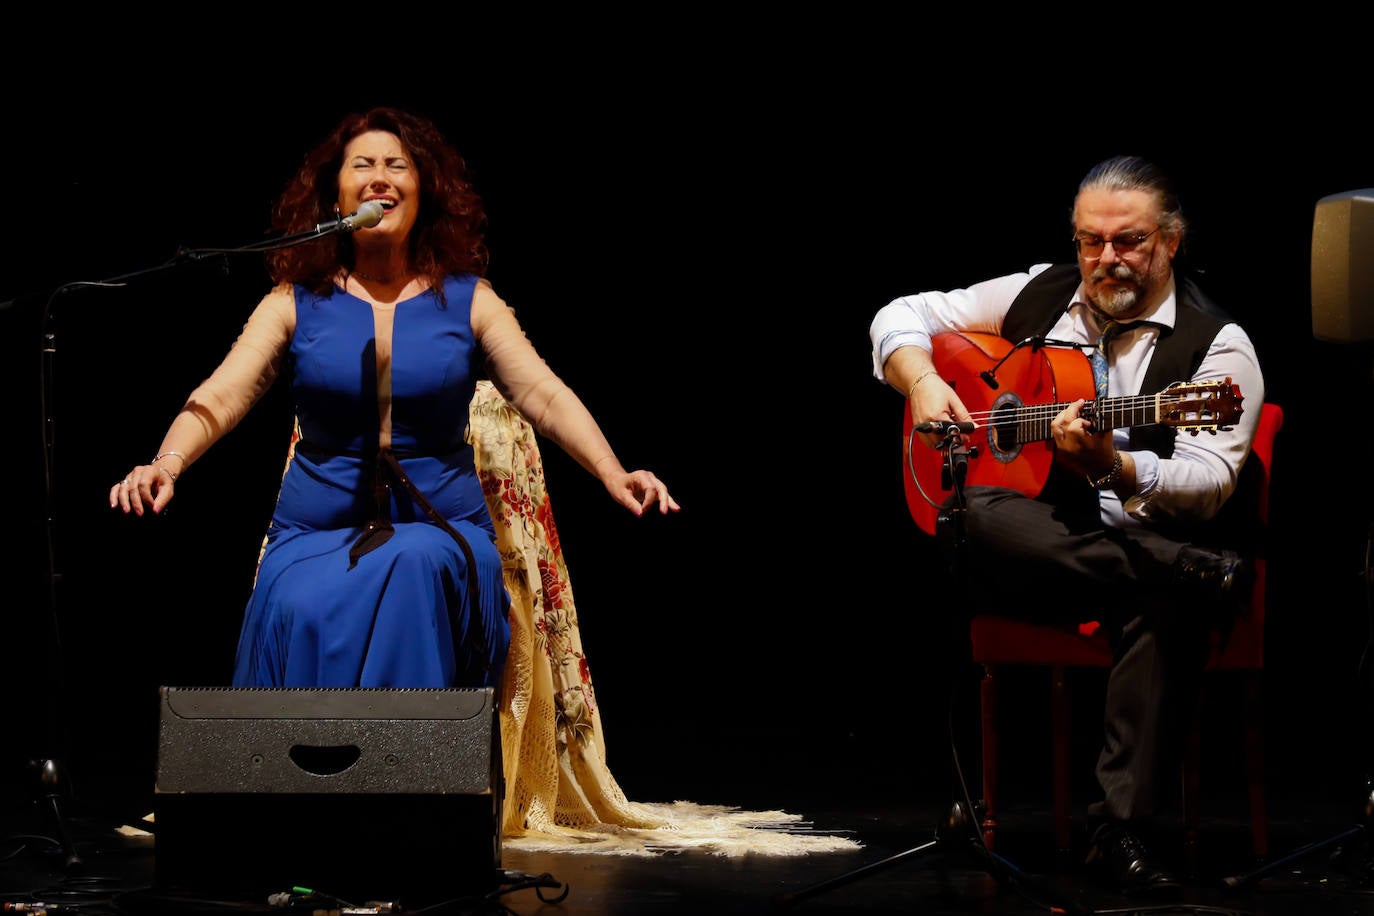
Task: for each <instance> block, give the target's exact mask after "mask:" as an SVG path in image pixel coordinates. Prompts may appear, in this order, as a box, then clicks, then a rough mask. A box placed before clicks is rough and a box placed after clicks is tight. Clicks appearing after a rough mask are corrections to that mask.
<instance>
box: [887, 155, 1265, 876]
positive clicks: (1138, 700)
mask: <svg viewBox="0 0 1374 916" xmlns="http://www.w3.org/2000/svg"><path fill="white" fill-rule="evenodd" d="M1072 223H1073V225H1072V231H1073V236H1072V242H1073V246H1074V249H1075V251H1076V254H1077V264H1076V265H1071V264H1065V265H1049V264H1038V265H1035V266H1033V267H1031V268H1030V269H1029V270H1027V271H1025V272H1020V273H1013V274H1009V275H1005V276H1000V277H996V278H994V279H989V280H985V281H982V282H979V283H975V284H973V285H971V286H969V287H967V288H964V289H956V290H952V291H948V292H922V293H919V294H916V295H910V296H903V297H901V298H899V299H896V300H894V301H893V302H891V303H889V304H888V305H887V306H885V307H883V308H882V309H880V310H879V311H878V313H877V315H876V316H875V317H874V319H873V322H872V325H871V327H870V337H871V341H872V345H873V372H874V375H875V376H876V377H877V378H878V379H879V380H880V381H885V382H887V383H888V384H889V385H891V386H892V387H893V388H895V389H896V390H897V391H899V392H901V393H902V394H903V395H905V396H906V399H907V410H908V416H907V427H908V430H909V431H910V433H911V437H910V439H909V440H908V452H909V453H910V454H909V460H910V465H911V472H910V473H909V474H908V475H907V477H908V483H907V496H908V502H909V504H910V506H911V509H912V515H913V518H915V519H916V521H917V522H918V524H920V526H921V527H922V528H923V530H925V531H926V532H927V533H930V534H935V533H936V528H937V527H938V525H939V523H940V520H941V519H944V520H946V522H948V520H950V519H952V518H953V519H957V521H958V529H959V530H958V536H957V537H956V538H941V539H939V542H940V543H941V544H943V545H945V547H946V548H947V549H951V550H954V551H957V552H958V554H959V555H958V557H957V558H954V559H957V560H958V566H960V567H962V568H964V569H965V570H967V571H968V572H969V573H970V574H972V575H974V576H976V581H977V582H979V583H980V589H981V588H985V587H987V586H988V584H989V583H1001V584H1006V585H1010V586H1014V587H1015V588H1016V589H1017V590H1018V591H1019V592H1021V593H1023V594H1024V593H1026V592H1028V591H1032V590H1034V591H1038V592H1039V595H1038V600H1036V601H1034V602H1021V603H1020V606H1024V608H1025V612H1026V613H1027V614H1030V613H1036V614H1037V615H1038V617H1037V619H1040V620H1043V619H1044V618H1045V615H1047V614H1048V615H1049V617H1050V619H1053V620H1062V621H1064V622H1066V623H1067V622H1078V621H1084V620H1100V621H1102V622H1103V625H1104V626H1105V627H1106V628H1107V631H1108V632H1109V633H1110V634H1111V636H1112V637H1113V639H1114V646H1115V657H1116V661H1115V664H1114V666H1113V668H1112V670H1111V672H1110V675H1109V680H1108V687H1107V698H1106V705H1107V709H1106V723H1107V728H1106V736H1105V742H1104V746H1103V749H1102V752H1101V755H1100V757H1099V760H1098V763H1097V778H1098V783H1099V785H1100V788H1101V791H1102V795H1101V797H1100V799H1098V800H1097V801H1095V802H1094V803H1093V804H1092V805H1091V806H1090V807H1089V809H1088V810H1089V817H1090V820H1091V822H1092V823H1091V825H1090V828H1091V830H1092V847H1093V851H1092V853H1091V855H1090V857H1091V859H1092V861H1094V862H1097V863H1100V864H1101V865H1103V866H1104V868H1105V870H1106V874H1107V875H1108V877H1109V878H1111V879H1112V880H1114V881H1115V882H1117V883H1118V884H1119V886H1120V888H1121V889H1122V890H1123V891H1125V892H1127V893H1150V892H1166V891H1172V890H1176V889H1177V887H1178V882H1177V881H1176V879H1175V878H1174V876H1173V875H1172V874H1171V872H1170V870H1169V869H1168V868H1167V867H1166V866H1165V865H1164V864H1163V863H1162V862H1161V861H1160V860H1158V859H1156V858H1155V857H1154V855H1153V854H1152V853H1151V852H1150V851H1149V850H1148V848H1147V844H1146V842H1145V840H1144V839H1142V836H1144V835H1145V834H1146V833H1147V831H1148V826H1149V823H1150V821H1151V820H1152V819H1153V817H1154V816H1155V815H1156V814H1158V813H1159V810H1160V809H1161V808H1162V807H1165V806H1167V804H1168V798H1167V796H1168V792H1167V789H1168V782H1167V781H1164V780H1162V779H1161V776H1164V777H1166V778H1167V777H1169V776H1171V775H1173V774H1176V773H1177V762H1178V760H1179V759H1180V755H1181V753H1182V751H1183V747H1184V738H1185V729H1186V728H1187V725H1188V723H1189V722H1190V721H1191V715H1190V710H1191V706H1190V703H1191V701H1192V700H1193V698H1194V696H1195V690H1196V687H1197V682H1198V678H1199V676H1200V673H1201V670H1202V666H1203V664H1204V662H1205V659H1206V648H1207V638H1208V632H1209V628H1211V627H1214V626H1216V625H1217V624H1218V623H1219V622H1220V621H1221V620H1222V619H1223V617H1224V615H1225V614H1227V613H1230V612H1231V610H1232V607H1233V605H1235V604H1236V603H1238V602H1239V600H1240V596H1241V593H1243V591H1244V589H1245V587H1246V566H1245V562H1244V560H1243V556H1242V554H1241V553H1238V552H1236V551H1233V550H1229V549H1224V550H1219V549H1213V548H1214V547H1215V545H1231V544H1234V543H1235V542H1234V541H1233V540H1232V539H1231V538H1230V536H1231V535H1234V534H1235V532H1229V531H1226V530H1225V527H1226V513H1225V512H1224V511H1223V508H1224V506H1225V504H1226V502H1227V499H1228V497H1229V496H1230V495H1231V493H1232V492H1233V491H1234V490H1235V488H1236V484H1237V480H1238V478H1239V476H1240V473H1241V470H1242V466H1243V465H1244V463H1245V459H1246V456H1247V455H1248V454H1249V451H1250V445H1251V441H1252V439H1253V437H1254V432H1255V427H1256V424H1257V422H1258V419H1259V410H1258V407H1259V405H1260V404H1261V403H1262V402H1263V400H1264V376H1263V373H1262V371H1261V369H1260V365H1259V359H1258V357H1257V355H1256V353H1255V348H1254V345H1253V344H1252V342H1251V340H1250V338H1249V336H1248V335H1247V334H1246V333H1245V331H1244V330H1243V329H1242V328H1241V327H1240V325H1238V324H1237V323H1235V322H1234V321H1233V320H1232V319H1231V318H1230V317H1229V316H1227V315H1226V314H1225V313H1223V312H1222V311H1220V309H1218V308H1217V307H1216V306H1215V305H1213V304H1212V303H1211V302H1210V300H1208V299H1207V297H1206V296H1205V295H1203V293H1202V291H1201V290H1200V289H1199V288H1198V287H1197V285H1196V284H1195V283H1194V282H1193V281H1192V280H1191V279H1190V278H1188V277H1187V276H1185V275H1184V274H1183V273H1181V272H1175V269H1174V260H1175V257H1176V256H1177V254H1178V252H1179V249H1180V246H1181V245H1182V244H1183V240H1184V236H1185V233H1186V229H1187V223H1186V221H1185V219H1184V216H1183V213H1182V210H1181V207H1180V205H1179V201H1178V199H1177V195H1176V194H1175V192H1174V190H1173V188H1172V187H1171V184H1170V182H1169V180H1168V178H1167V177H1166V176H1165V175H1164V174H1163V173H1162V172H1161V171H1160V170H1159V169H1158V168H1157V167H1156V166H1155V165H1154V164H1152V163H1150V162H1147V161H1145V160H1143V159H1140V158H1137V157H1117V158H1113V159H1108V160H1106V161H1104V162H1102V163H1099V164H1098V165H1096V166H1094V167H1093V168H1092V169H1091V170H1090V171H1089V172H1088V173H1087V175H1086V176H1085V177H1084V178H1083V180H1082V182H1081V183H1080V185H1079V188H1078V192H1077V196H1076V197H1075V200H1074V207H1073V216H1072ZM1109 325H1110V327H1111V331H1113V332H1114V333H1113V334H1108V335H1104V334H1103V331H1104V329H1106V328H1107V327H1108V326H1109ZM1099 338H1104V340H1103V342H1102V343H1101V344H1100V345H1099V344H1098V342H1099ZM1097 352H1100V353H1101V355H1102V356H1104V357H1105V366H1104V369H1105V377H1104V378H1103V379H1102V381H1103V382H1104V384H1105V389H1104V390H1102V391H1099V390H1097V388H1096V387H1095V381H1096V379H1095V377H1094V374H1093V366H1092V360H1091V359H1090V357H1089V356H1088V355H1087V354H1088V353H1097ZM1242 400H1243V401H1246V402H1248V403H1249V404H1251V405H1253V406H1254V408H1255V409H1254V410H1248V411H1247V410H1244V409H1242V408H1241V401H1242ZM952 440H958V441H957V442H956V443H954V444H952ZM970 443H971V445H972V447H970ZM956 446H957V447H958V449H959V451H960V453H961V461H962V464H961V466H959V467H958V468H957V469H956V470H954V471H953V472H951V470H950V468H951V461H950V459H951V457H952V455H951V452H952V449H954V448H955V447H956ZM1014 606H1018V605H1017V604H1016V603H1015V602H1011V601H1007V602H1002V604H1001V606H1000V609H999V613H1004V612H1008V609H1009V608H1012V607H1014Z"/></svg>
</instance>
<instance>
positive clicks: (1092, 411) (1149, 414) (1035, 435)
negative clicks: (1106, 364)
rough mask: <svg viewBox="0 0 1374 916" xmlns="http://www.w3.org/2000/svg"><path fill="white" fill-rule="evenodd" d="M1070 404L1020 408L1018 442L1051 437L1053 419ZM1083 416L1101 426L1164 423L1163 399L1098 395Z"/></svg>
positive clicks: (1090, 402)
mask: <svg viewBox="0 0 1374 916" xmlns="http://www.w3.org/2000/svg"><path fill="white" fill-rule="evenodd" d="M1068 406H1069V405H1068V403H1062V404H1038V405H1035V406H1033V407H1018V408H1017V409H1016V414H1017V417H1016V424H1017V429H1018V431H1019V434H1018V436H1017V437H1016V438H1017V441H1019V442H1031V441H1034V440H1037V439H1039V440H1048V439H1050V438H1051V434H1050V421H1051V420H1053V419H1054V418H1055V417H1056V416H1058V415H1059V413H1060V412H1061V411H1063V409H1064V408H1065V407H1068ZM1081 415H1082V416H1084V417H1087V418H1088V419H1090V420H1092V421H1093V423H1094V424H1095V425H1096V426H1097V427H1099V428H1101V429H1124V428H1127V427H1131V426H1149V425H1151V424H1153V423H1158V422H1160V413H1159V398H1158V397H1157V396H1156V397H1151V396H1149V395H1134V396H1128V397H1121V398H1098V399H1097V400H1094V401H1088V402H1086V403H1085V404H1084V405H1083V410H1082V414H1081ZM993 421H994V422H998V419H997V418H996V417H994V418H993Z"/></svg>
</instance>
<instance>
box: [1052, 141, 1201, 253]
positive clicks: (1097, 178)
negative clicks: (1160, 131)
mask: <svg viewBox="0 0 1374 916" xmlns="http://www.w3.org/2000/svg"><path fill="white" fill-rule="evenodd" d="M1084 191H1144V192H1146V193H1148V194H1153V195H1154V197H1155V200H1156V202H1157V203H1158V204H1159V212H1160V216H1159V225H1160V226H1161V227H1162V228H1163V229H1164V231H1165V233H1167V234H1168V235H1172V236H1175V237H1177V238H1179V239H1182V238H1183V234H1184V232H1185V231H1187V229H1188V221H1187V220H1186V219H1184V217H1183V207H1182V206H1181V205H1180V204H1179V202H1178V194H1177V193H1176V192H1175V191H1174V186H1173V183H1172V182H1171V181H1169V178H1168V176H1167V175H1165V174H1164V172H1163V171H1162V170H1161V169H1160V168H1159V166H1157V165H1155V164H1154V163H1153V162H1150V161H1148V160H1146V159H1142V158H1140V157H1139V156H1114V157H1112V158H1111V159H1106V160H1103V161H1102V162H1099V163H1098V164H1097V165H1095V166H1093V167H1092V168H1091V169H1090V170H1089V171H1088V174H1087V175H1084V176H1083V180H1082V181H1081V182H1079V184H1078V193H1079V194H1082V193H1083V192H1084Z"/></svg>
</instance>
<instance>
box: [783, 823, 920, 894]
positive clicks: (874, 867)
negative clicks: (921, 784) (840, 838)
mask: <svg viewBox="0 0 1374 916" xmlns="http://www.w3.org/2000/svg"><path fill="white" fill-rule="evenodd" d="M939 845H940V840H939V839H938V838H937V839H934V840H931V841H929V842H927V843H922V844H921V845H920V846H913V847H912V848H910V849H906V850H903V851H902V852H899V853H897V854H896V855H891V856H888V857H887V858H886V859H879V860H878V861H877V862H873V863H871V864H869V865H865V866H863V867H862V868H856V869H854V870H853V871H849V872H845V873H844V874H843V875H840V876H839V877H837V878H831V879H830V880H829V881H822V882H820V883H819V884H813V885H811V886H810V887H808V888H805V889H803V890H801V891H798V892H797V893H795V894H788V895H786V896H784V897H783V898H782V902H783V903H784V904H788V903H795V902H796V901H798V900H805V899H806V898H808V897H814V896H816V895H817V894H823V893H825V892H826V891H831V890H834V889H835V888H837V887H842V886H843V885H846V884H849V883H851V882H853V881H858V880H859V879H860V878H865V877H867V876H869V875H871V874H873V873H874V872H879V871H885V870H886V869H888V868H891V867H892V866H894V865H897V864H899V863H901V862H904V861H906V860H907V859H909V858H911V857H912V856H917V855H921V854H922V853H925V852H929V851H931V850H934V849H936V847H938V846H939Z"/></svg>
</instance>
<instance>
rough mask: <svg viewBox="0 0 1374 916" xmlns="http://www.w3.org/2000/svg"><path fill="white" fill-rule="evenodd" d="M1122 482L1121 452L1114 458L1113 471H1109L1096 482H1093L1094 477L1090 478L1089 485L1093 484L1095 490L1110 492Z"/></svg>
mask: <svg viewBox="0 0 1374 916" xmlns="http://www.w3.org/2000/svg"><path fill="white" fill-rule="evenodd" d="M1120 481H1121V453H1120V452H1117V453H1116V455H1115V457H1113V458H1112V469H1111V470H1110V471H1108V472H1107V473H1106V474H1105V475H1104V476H1102V477H1099V478H1097V479H1096V480H1093V478H1092V477H1088V483H1090V484H1092V485H1093V488H1094V489H1097V490H1110V489H1111V488H1112V487H1114V486H1116V485H1117V484H1118V483H1119V482H1120Z"/></svg>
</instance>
